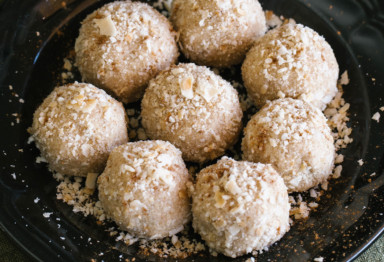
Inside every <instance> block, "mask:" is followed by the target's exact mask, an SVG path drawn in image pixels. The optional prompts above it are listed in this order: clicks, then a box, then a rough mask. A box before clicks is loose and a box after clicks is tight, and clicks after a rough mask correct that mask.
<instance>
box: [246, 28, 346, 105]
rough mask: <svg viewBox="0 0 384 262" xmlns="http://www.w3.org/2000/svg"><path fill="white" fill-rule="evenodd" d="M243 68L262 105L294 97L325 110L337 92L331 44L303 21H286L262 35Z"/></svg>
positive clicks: (251, 93)
mask: <svg viewBox="0 0 384 262" xmlns="http://www.w3.org/2000/svg"><path fill="white" fill-rule="evenodd" d="M241 69H242V76H243V80H244V85H245V87H246V89H247V92H248V95H249V97H250V98H251V99H252V100H253V101H254V103H255V104H256V106H258V107H262V106H263V105H264V104H265V103H266V101H268V100H274V99H278V98H284V97H290V98H295V99H301V100H304V101H306V102H308V103H310V104H312V105H313V106H315V107H318V108H320V109H322V110H324V109H325V107H326V105H327V104H328V103H329V102H330V101H331V100H332V99H333V97H334V96H335V95H336V93H337V86H336V85H337V79H338V75H339V66H338V64H337V61H336V58H335V55H334V53H333V50H332V48H331V46H330V45H329V44H328V43H327V41H326V40H325V39H324V38H323V37H322V36H320V35H319V34H318V33H316V32H315V31H313V30H312V29H310V28H308V27H305V26H303V25H301V24H286V25H283V26H281V27H278V28H276V29H274V30H271V31H269V32H268V33H267V34H265V35H264V36H263V37H261V38H259V39H258V40H257V41H256V42H255V44H254V46H253V47H252V48H251V50H250V51H249V52H248V53H247V56H246V59H245V60H244V63H243V65H242V68H241Z"/></svg>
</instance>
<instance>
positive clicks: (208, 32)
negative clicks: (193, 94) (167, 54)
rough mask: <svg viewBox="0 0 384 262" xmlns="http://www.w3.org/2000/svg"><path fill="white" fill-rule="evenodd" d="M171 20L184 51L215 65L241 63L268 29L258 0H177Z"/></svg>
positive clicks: (199, 60) (198, 62) (199, 59)
mask: <svg viewBox="0 0 384 262" xmlns="http://www.w3.org/2000/svg"><path fill="white" fill-rule="evenodd" d="M171 20H172V23H173V25H174V27H175V30H177V32H178V34H179V39H178V41H179V46H180V49H181V51H182V52H183V54H184V55H185V56H186V57H187V58H188V59H190V60H191V61H193V62H195V63H197V64H201V65H207V66H215V67H228V66H231V65H235V64H239V63H241V62H242V61H243V59H244V56H245V54H246V52H247V51H248V50H249V48H251V46H252V43H253V42H254V41H255V40H256V39H257V38H258V37H260V36H262V35H263V34H264V33H265V31H266V28H267V27H266V21H265V16H264V12H263V10H262V8H261V5H260V3H259V2H258V1H257V0H236V1H230V0H220V1H206V0H175V1H173V6H172V14H171Z"/></svg>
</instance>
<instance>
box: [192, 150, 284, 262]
mask: <svg viewBox="0 0 384 262" xmlns="http://www.w3.org/2000/svg"><path fill="white" fill-rule="evenodd" d="M191 195H192V214H193V224H192V225H193V228H194V229H195V231H197V232H198V233H199V234H200V235H201V237H202V239H203V240H204V241H205V243H206V244H207V245H208V246H209V247H210V248H211V249H213V250H215V251H217V252H220V253H223V254H224V255H226V256H230V257H237V256H241V255H244V254H246V253H250V252H252V251H253V250H262V249H264V248H267V247H269V246H270V245H272V244H273V243H274V242H276V241H278V240H279V239H280V238H281V237H282V236H283V235H284V234H285V233H286V232H287V231H288V230H289V209H290V204H289V202H288V192H287V187H286V186H285V185H284V181H283V179H282V178H281V177H280V176H279V174H278V173H277V172H276V171H275V170H274V169H273V168H272V166H271V165H264V164H261V163H251V162H247V161H235V160H233V159H231V158H227V157H223V158H222V159H221V160H220V161H218V162H217V163H216V164H214V165H211V166H208V167H206V168H204V169H203V170H201V171H200V173H199V174H197V180H196V184H195V185H194V187H192V190H191Z"/></svg>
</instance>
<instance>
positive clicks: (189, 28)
mask: <svg viewBox="0 0 384 262" xmlns="http://www.w3.org/2000/svg"><path fill="white" fill-rule="evenodd" d="M171 23H172V24H173V25H171ZM173 28H175V31H173ZM266 31H267V26H266V20H265V16H264V12H263V10H262V8H261V5H260V4H259V2H258V1H256V0H239V1H230V0H220V1H218V0H215V1H205V0H195V1H192V0H174V1H173V5H172V10H171V15H170V21H169V20H167V18H166V17H164V16H163V15H162V14H160V13H159V12H158V11H156V10H155V9H154V8H152V7H150V6H149V5H147V4H144V3H140V2H131V1H117V2H112V3H108V4H106V5H104V6H102V7H101V8H99V9H97V10H96V11H94V12H93V13H91V14H90V15H88V16H87V17H86V18H85V19H84V21H83V22H82V25H81V28H80V31H79V36H78V38H77V39H76V43H75V52H76V64H77V67H78V69H79V71H80V73H81V76H82V78H83V81H86V82H90V83H92V84H93V85H95V86H93V85H92V84H87V83H77V82H75V83H74V84H69V85H66V86H61V87H57V88H55V89H54V90H53V92H52V93H51V94H50V95H49V96H48V97H47V98H46V99H45V100H44V101H43V103H42V104H41V105H40V106H39V107H38V109H37V110H36V112H35V114H34V117H33V124H32V127H31V128H30V129H29V132H30V133H31V135H32V137H33V138H34V140H35V141H36V146H37V147H38V148H39V149H40V151H41V154H42V156H43V157H44V158H45V159H46V160H47V162H48V164H49V167H50V169H52V170H53V171H55V172H60V173H63V174H66V175H74V176H87V174H89V173H101V175H100V176H99V177H98V180H97V185H98V197H99V200H100V203H101V206H102V207H103V209H104V211H105V214H106V215H107V217H109V218H110V219H112V220H113V221H114V222H116V224H117V225H118V226H119V228H120V229H122V230H125V231H127V232H129V233H130V234H132V235H133V237H135V238H145V239H159V238H164V237H167V236H173V235H174V234H176V233H178V232H180V231H182V230H183V229H184V227H185V225H186V224H187V223H188V222H189V221H191V220H192V226H193V228H194V230H195V231H196V232H197V233H199V234H200V235H201V237H202V239H203V240H204V241H205V243H206V244H207V245H208V246H209V247H210V249H211V250H212V251H217V252H220V253H222V254H224V255H226V256H230V257H237V256H241V255H244V254H247V253H250V252H252V251H255V250H263V249H266V248H268V247H269V246H271V245H272V244H273V243H275V242H276V241H278V240H279V239H281V238H282V237H283V235H284V234H285V233H286V232H287V231H288V230H289V211H290V204H289V202H288V193H289V192H301V191H306V190H308V189H310V188H312V187H314V186H316V185H318V184H319V183H322V182H325V181H326V180H327V179H328V177H329V175H330V174H331V172H332V169H333V159H334V153H335V147H334V141H333V138H332V135H331V130H330V128H329V127H328V125H327V120H326V118H325V117H324V115H323V113H322V112H321V110H323V109H324V108H325V107H326V105H327V103H329V102H330V101H331V100H332V99H333V97H334V96H335V94H336V92H337V87H336V81H337V77H338V70H339V69H338V64H337V61H336V58H335V56H334V54H333V51H332V48H331V47H330V46H329V44H328V43H327V42H326V41H325V39H324V38H323V37H321V36H320V35H319V34H318V33H316V32H315V31H313V30H312V29H310V28H308V27H305V26H303V25H300V24H293V23H288V24H283V25H282V26H279V27H277V28H275V29H273V30H270V31H269V32H267V33H265V32H266ZM178 47H179V48H180V51H181V52H182V53H183V54H184V56H185V57H184V58H183V59H185V58H186V59H187V60H188V61H189V62H188V61H187V62H185V63H179V64H177V65H175V63H176V62H177V59H178V56H179V50H178ZM244 58H245V60H244ZM243 60H244V61H243ZM190 62H194V63H196V64H198V65H196V64H194V63H190ZM242 62H243V64H242V67H241V71H242V78H243V82H244V85H245V87H246V91H247V95H248V97H249V98H251V100H252V101H253V103H254V104H255V105H256V106H257V107H258V108H259V109H260V110H259V111H258V112H257V113H256V114H255V115H253V116H252V117H251V119H250V121H249V122H248V123H247V124H246V128H245V129H244V131H243V132H244V137H243V138H242V142H241V151H240V149H239V148H240V143H239V144H237V145H236V142H237V141H239V140H240V139H239V136H240V134H241V132H242V130H243V129H242V127H243V121H245V120H246V119H243V111H242V109H241V105H240V101H239V95H238V92H237V90H236V89H235V88H234V87H233V86H232V85H231V83H230V82H228V81H227V80H224V79H223V78H222V77H221V76H220V75H218V74H219V73H215V72H217V71H219V70H212V69H210V68H208V67H206V66H214V67H219V68H225V67H229V66H232V65H236V64H240V63H242ZM96 86H97V87H96ZM99 88H101V89H99ZM103 89H104V90H105V91H107V92H108V93H109V94H110V95H112V96H114V97H115V98H116V99H118V100H119V101H121V102H123V103H131V102H137V101H140V103H141V115H140V117H139V118H140V119H141V124H142V126H143V127H144V130H145V132H146V135H147V136H148V137H149V138H150V139H152V140H148V141H135V142H130V143H128V135H127V133H128V130H127V121H128V120H127V117H126V114H125V109H124V107H123V105H122V103H121V102H118V101H117V100H115V99H114V98H112V97H111V96H110V95H109V94H107V93H106V92H105V91H104V90H103ZM244 123H245V122H244ZM228 150H231V151H235V150H237V155H238V156H241V157H242V158H243V160H246V161H240V160H239V161H236V160H234V159H232V158H229V157H227V156H224V155H225V154H226V153H227V152H228ZM221 156H224V157H222V158H221V160H219V161H218V162H217V163H216V164H211V165H207V164H206V163H207V162H209V161H212V162H213V161H215V160H216V159H218V158H219V157H221ZM184 161H188V162H195V163H197V164H198V165H199V168H201V171H200V172H198V173H197V175H196V177H194V178H192V176H191V174H189V172H188V169H187V167H186V164H185V162H184ZM212 162H211V163H212ZM94 175H95V174H93V176H94ZM194 181H195V182H194Z"/></svg>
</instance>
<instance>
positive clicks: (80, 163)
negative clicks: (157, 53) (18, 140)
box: [28, 82, 128, 176]
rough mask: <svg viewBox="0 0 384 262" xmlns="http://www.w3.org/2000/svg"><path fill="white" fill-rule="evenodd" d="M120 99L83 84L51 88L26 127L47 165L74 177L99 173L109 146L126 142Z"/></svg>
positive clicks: (105, 159)
mask: <svg viewBox="0 0 384 262" xmlns="http://www.w3.org/2000/svg"><path fill="white" fill-rule="evenodd" d="M127 124H128V123H127V117H126V115H125V110H124V107H123V105H122V104H121V103H120V102H117V101H116V100H115V99H113V98H112V97H111V96H109V95H108V94H107V93H105V91H103V90H101V89H99V88H97V87H95V86H93V85H91V84H84V83H77V82H75V83H73V84H68V85H65V86H60V87H57V88H55V89H54V90H53V91H52V93H51V94H50V95H49V96H48V97H47V98H45V99H44V102H43V103H42V104H41V105H40V106H39V107H38V108H37V110H36V111H35V113H34V115H33V123H32V127H31V128H30V129H29V130H28V131H29V132H30V133H31V135H32V137H33V138H34V140H35V143H36V146H37V148H39V149H40V151H41V156H42V157H44V158H45V159H46V160H47V162H48V164H49V168H50V169H52V170H53V171H55V172H59V173H62V174H66V175H74V176H87V174H88V173H101V172H102V171H103V169H104V167H105V164H106V162H107V158H108V155H109V153H110V152H111V151H112V149H113V148H114V147H116V146H118V145H121V144H124V143H126V142H127V141H128V131H127Z"/></svg>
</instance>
